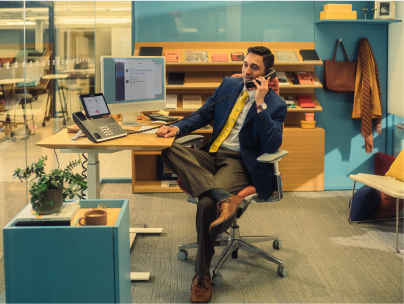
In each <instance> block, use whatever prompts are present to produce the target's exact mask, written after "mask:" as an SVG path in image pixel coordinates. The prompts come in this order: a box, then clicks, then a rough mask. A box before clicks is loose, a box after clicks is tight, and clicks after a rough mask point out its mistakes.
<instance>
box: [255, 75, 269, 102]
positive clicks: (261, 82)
mask: <svg viewBox="0 0 404 304" xmlns="http://www.w3.org/2000/svg"><path fill="white" fill-rule="evenodd" d="M257 80H258V81H257ZM253 82H254V84H255V86H256V87H257V90H256V91H255V102H256V103H257V105H259V104H261V103H263V102H264V99H265V96H266V95H267V93H268V91H269V82H270V79H269V78H268V79H265V77H263V76H260V77H257V78H256V79H253Z"/></svg>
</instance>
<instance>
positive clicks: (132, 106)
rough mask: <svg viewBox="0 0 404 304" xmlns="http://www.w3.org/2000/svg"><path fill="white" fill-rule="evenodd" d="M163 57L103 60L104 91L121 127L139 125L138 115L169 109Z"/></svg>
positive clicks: (111, 57) (109, 57) (108, 57)
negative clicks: (118, 115)
mask: <svg viewBox="0 0 404 304" xmlns="http://www.w3.org/2000/svg"><path fill="white" fill-rule="evenodd" d="M165 67H166V65H165V57H164V56H130V57H114V56H101V91H102V92H103V93H104V96H105V100H106V102H107V104H108V107H109V109H110V111H111V113H112V114H123V118H122V125H126V126H128V125H130V126H133V125H136V124H138V123H137V117H138V115H139V112H142V111H158V110H161V109H165V108H166V73H165Z"/></svg>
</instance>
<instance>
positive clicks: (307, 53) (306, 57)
mask: <svg viewBox="0 0 404 304" xmlns="http://www.w3.org/2000/svg"><path fill="white" fill-rule="evenodd" d="M299 53H300V55H301V56H302V58H303V61H312V60H314V61H318V60H320V57H318V55H317V52H316V50H300V51H299Z"/></svg>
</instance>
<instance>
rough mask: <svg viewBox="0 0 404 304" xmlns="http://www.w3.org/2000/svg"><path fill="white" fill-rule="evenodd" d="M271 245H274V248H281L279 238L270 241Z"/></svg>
mask: <svg viewBox="0 0 404 304" xmlns="http://www.w3.org/2000/svg"><path fill="white" fill-rule="evenodd" d="M272 246H273V247H274V249H278V250H279V249H281V248H282V241H280V240H275V241H274V242H273V243H272Z"/></svg>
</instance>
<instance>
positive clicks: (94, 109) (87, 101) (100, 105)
mask: <svg viewBox="0 0 404 304" xmlns="http://www.w3.org/2000/svg"><path fill="white" fill-rule="evenodd" d="M80 101H81V104H82V105H83V108H84V111H85V112H86V116H87V118H99V117H102V116H105V115H110V114H111V113H110V112H109V108H108V105H107V103H106V101H105V98H104V94H102V93H98V94H89V95H80Z"/></svg>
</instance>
